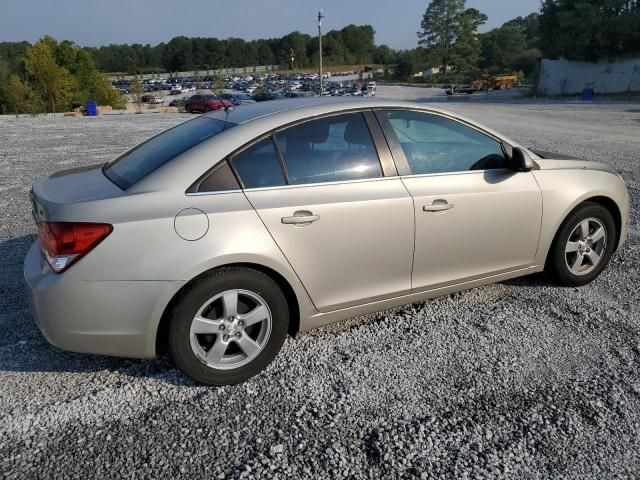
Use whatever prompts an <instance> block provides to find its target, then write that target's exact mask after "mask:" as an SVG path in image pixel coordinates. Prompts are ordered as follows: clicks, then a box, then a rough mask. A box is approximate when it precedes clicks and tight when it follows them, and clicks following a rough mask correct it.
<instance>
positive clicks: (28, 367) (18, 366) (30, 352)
mask: <svg viewBox="0 0 640 480" xmlns="http://www.w3.org/2000/svg"><path fill="white" fill-rule="evenodd" d="M35 239H36V236H35V235H24V236H21V237H16V238H13V239H10V240H6V241H3V242H1V243H0V265H2V266H3V271H4V274H3V275H2V276H0V329H1V330H2V332H3V333H2V337H0V371H5V372H43V373H47V372H52V373H53V372H58V373H60V372H67V373H92V372H98V371H102V370H110V371H113V372H117V373H121V374H125V375H127V376H133V377H140V376H160V377H162V378H163V379H164V380H166V381H168V382H169V383H172V384H176V385H182V384H184V385H191V384H192V383H191V382H190V381H189V380H188V379H186V377H184V376H182V375H176V374H170V375H163V374H164V373H165V372H168V371H173V370H175V367H174V366H173V364H172V363H171V361H170V360H169V358H168V357H167V356H166V355H165V356H161V357H159V358H158V359H154V360H136V359H124V358H116V357H104V356H99V355H90V354H80V353H72V352H65V351H63V350H60V349H59V348H56V347H54V346H52V345H49V344H48V343H47V341H46V340H45V339H44V337H43V336H42V334H41V333H40V331H39V330H38V327H37V326H36V324H35V322H34V321H33V318H32V317H31V314H30V312H29V308H28V304H27V299H26V296H25V293H24V286H23V280H22V263H23V260H24V257H25V255H26V254H27V251H28V250H29V247H30V246H31V244H32V243H33V242H34V241H35Z"/></svg>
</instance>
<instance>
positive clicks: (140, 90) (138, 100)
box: [129, 76, 144, 113]
mask: <svg viewBox="0 0 640 480" xmlns="http://www.w3.org/2000/svg"><path fill="white" fill-rule="evenodd" d="M129 93H130V94H131V97H132V99H133V104H134V105H135V107H136V111H137V112H138V113H140V112H141V111H142V95H144V87H143V86H142V82H140V78H139V77H138V76H136V78H134V79H133V80H131V85H130V86H129Z"/></svg>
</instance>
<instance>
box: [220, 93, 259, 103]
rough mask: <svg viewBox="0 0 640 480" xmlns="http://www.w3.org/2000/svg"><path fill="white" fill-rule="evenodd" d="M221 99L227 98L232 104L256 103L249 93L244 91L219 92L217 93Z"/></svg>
mask: <svg viewBox="0 0 640 480" xmlns="http://www.w3.org/2000/svg"><path fill="white" fill-rule="evenodd" d="M218 96H219V97H220V98H222V99H223V100H228V101H230V102H231V103H233V104H234V105H236V106H237V105H248V104H250V103H256V101H255V100H254V99H253V98H251V95H249V94H248V93H244V92H231V93H221V94H220V95H218Z"/></svg>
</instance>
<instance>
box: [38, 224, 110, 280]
mask: <svg viewBox="0 0 640 480" xmlns="http://www.w3.org/2000/svg"><path fill="white" fill-rule="evenodd" d="M112 231H113V226H112V225H109V224H108V223H76V222H39V223H38V240H39V242H40V248H41V250H42V253H43V254H44V256H45V258H46V259H47V262H49V265H51V268H52V270H53V271H54V272H56V273H62V272H64V271H65V270H66V269H67V268H69V267H70V266H71V265H73V264H74V263H75V262H77V261H78V260H80V259H81V258H82V257H83V256H84V255H86V254H87V253H89V252H90V251H91V250H92V249H93V248H94V247H95V246H96V245H98V244H99V243H100V242H101V241H102V240H104V239H105V238H106V237H107V235H109V234H110V233H111V232H112Z"/></svg>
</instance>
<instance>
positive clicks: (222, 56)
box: [86, 25, 387, 73]
mask: <svg viewBox="0 0 640 480" xmlns="http://www.w3.org/2000/svg"><path fill="white" fill-rule="evenodd" d="M374 35H375V32H374V30H373V27H372V26H371V25H361V26H356V25H348V26H346V27H344V28H343V29H341V30H332V31H330V32H328V33H327V34H326V35H325V36H324V37H323V53H324V61H325V62H326V64H327V65H354V64H366V63H377V62H378V61H379V60H385V58H381V56H380V54H379V53H382V54H383V55H382V56H383V57H384V53H385V52H386V51H387V50H386V49H383V50H381V51H380V52H378V49H377V48H376V46H375V43H374ZM86 50H87V51H88V52H89V53H91V55H92V56H93V58H94V60H95V62H96V65H97V66H98V68H99V69H100V70H102V71H105V72H126V73H148V72H158V71H164V72H176V71H191V70H210V69H218V68H230V67H246V66H254V65H283V66H291V56H292V55H293V57H294V60H293V67H294V68H307V67H313V66H315V65H317V63H318V39H317V37H312V36H311V35H307V34H303V33H300V32H292V33H290V34H288V35H285V36H284V37H282V38H273V39H262V40H253V41H245V40H243V39H241V38H228V39H222V40H221V39H217V38H201V37H195V38H189V37H184V36H181V37H175V38H173V39H171V40H170V41H169V42H167V43H160V44H159V45H156V46H151V45H140V44H133V45H107V46H102V47H98V48H87V49H86Z"/></svg>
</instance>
